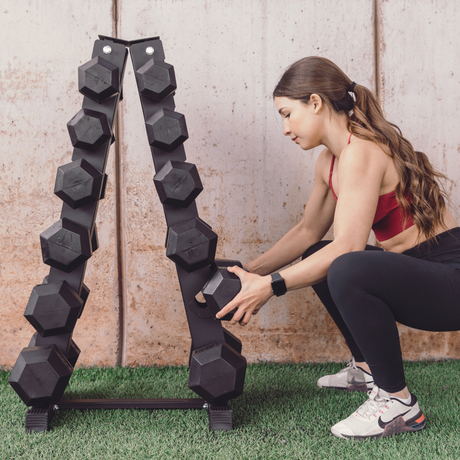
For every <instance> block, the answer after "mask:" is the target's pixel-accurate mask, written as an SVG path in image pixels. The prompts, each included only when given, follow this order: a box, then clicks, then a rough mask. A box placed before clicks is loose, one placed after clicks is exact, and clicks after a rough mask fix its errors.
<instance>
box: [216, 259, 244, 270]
mask: <svg viewBox="0 0 460 460" xmlns="http://www.w3.org/2000/svg"><path fill="white" fill-rule="evenodd" d="M214 262H215V264H216V265H217V266H218V267H220V268H224V267H233V266H235V265H238V267H240V268H243V264H242V263H241V262H240V261H239V260H232V259H216V260H215V261H214Z"/></svg>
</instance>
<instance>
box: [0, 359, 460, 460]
mask: <svg viewBox="0 0 460 460" xmlns="http://www.w3.org/2000/svg"><path fill="white" fill-rule="evenodd" d="M405 367H406V378H407V382H408V385H409V389H410V390H411V391H412V392H413V393H414V394H416V395H417V397H418V398H419V401H420V406H421V408H422V410H423V411H424V413H425V415H426V417H427V426H426V428H425V429H424V430H423V431H421V432H418V433H407V434H401V435H396V436H393V437H390V438H385V439H377V440H365V441H350V440H343V439H339V438H336V437H335V436H333V435H332V434H331V433H330V427H331V426H332V425H333V424H334V423H336V422H338V421H339V420H342V419H343V418H345V417H347V416H348V415H350V413H351V412H353V411H354V410H355V409H357V407H358V406H359V405H360V404H362V403H363V402H364V401H365V400H366V398H367V396H366V394H364V393H347V392H342V391H338V390H325V389H320V388H318V387H317V386H316V381H317V379H318V378H319V377H320V376H322V375H325V374H329V373H335V372H337V371H339V370H340V369H341V368H343V364H337V363H327V364H274V363H260V364H252V365H249V366H248V370H247V375H246V384H245V391H244V394H243V395H242V396H240V397H239V398H237V399H234V400H232V401H231V402H230V405H231V407H232V409H233V418H234V430H233V431H230V432H211V431H209V427H208V417H207V413H206V411H204V410H203V411H200V410H187V411H184V410H182V411H181V410H170V411H166V410H161V411H150V410H112V411H109V410H92V411H73V410H72V411H60V412H58V413H57V414H56V416H55V417H54V419H53V421H52V423H51V427H52V429H51V431H50V432H42V433H31V434H26V433H25V430H24V416H25V410H26V407H25V406H24V404H23V403H22V401H21V400H20V399H19V397H18V396H17V395H16V393H15V392H14V391H13V390H12V389H11V388H10V386H9V385H8V377H9V372H6V371H0V401H1V405H0V411H1V416H0V458H1V459H2V460H3V459H29V458H30V459H32V458H33V459H40V458H43V459H45V458H46V459H66V460H67V459H68V460H70V459H99V458H104V459H112V458H114V459H136V460H137V459H168V458H172V459H187V460H188V459H216V458H220V459H329V460H332V459H409V458H419V459H436V458H440V459H441V458H442V459H458V458H460V415H459V410H458V406H459V399H460V398H459V394H460V381H459V378H458V376H459V373H460V361H441V362H411V363H405ZM187 381H188V369H187V368H185V367H163V368H154V367H153V368H145V367H139V368H120V367H117V368H108V369H106V368H86V369H85V368H79V369H76V370H75V372H74V374H73V376H72V379H71V381H70V384H69V386H68V388H67V391H66V393H65V395H64V397H65V398H189V397H195V396H196V395H195V394H194V393H193V392H192V391H190V390H189V389H188V387H187Z"/></svg>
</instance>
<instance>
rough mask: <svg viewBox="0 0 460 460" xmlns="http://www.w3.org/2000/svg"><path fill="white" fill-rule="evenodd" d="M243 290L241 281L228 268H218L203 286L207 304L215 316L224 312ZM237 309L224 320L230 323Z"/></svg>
mask: <svg viewBox="0 0 460 460" xmlns="http://www.w3.org/2000/svg"><path fill="white" fill-rule="evenodd" d="M240 290H241V281H240V279H239V278H238V277H237V276H236V275H235V274H234V273H230V272H229V271H228V270H227V269H226V268H218V269H217V270H216V271H215V272H214V273H213V275H212V276H211V278H209V280H208V282H207V283H206V284H205V285H204V286H203V290H202V292H203V296H204V298H205V300H206V304H207V305H208V307H209V309H210V310H211V311H212V313H213V314H214V315H217V313H219V312H220V310H222V308H224V307H225V305H227V304H228V303H229V302H230V301H231V300H232V299H233V298H234V297H235V296H236V295H237V294H238V292H240ZM235 311H236V309H235V310H233V311H232V312H230V313H229V314H228V315H225V316H224V317H223V318H222V320H224V321H230V320H231V319H232V317H233V314H234V313H235Z"/></svg>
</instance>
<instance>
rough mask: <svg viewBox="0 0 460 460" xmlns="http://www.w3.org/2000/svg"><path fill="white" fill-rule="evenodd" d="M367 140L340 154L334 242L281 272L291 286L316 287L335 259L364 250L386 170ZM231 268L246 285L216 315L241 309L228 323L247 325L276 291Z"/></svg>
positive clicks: (258, 278)
mask: <svg viewBox="0 0 460 460" xmlns="http://www.w3.org/2000/svg"><path fill="white" fill-rule="evenodd" d="M366 144H367V143H366V142H355V143H353V144H352V145H350V146H348V147H347V148H346V149H345V150H344V151H343V152H342V154H341V157H340V164H339V168H338V170H339V172H338V182H339V184H340V194H339V200H338V202H337V207H336V211H335V217H334V241H333V242H332V243H331V244H329V245H327V246H326V247H324V248H323V249H321V250H319V251H317V252H316V253H315V254H313V255H312V256H310V257H308V258H307V259H305V260H303V261H301V262H299V263H298V264H296V265H294V266H291V267H288V268H286V269H284V270H283V271H281V272H280V274H281V276H282V277H283V278H284V280H285V282H286V286H287V288H288V290H294V289H300V288H302V287H306V286H312V285H314V284H317V283H318V282H320V281H322V280H324V279H326V276H327V272H328V269H329V266H330V265H331V263H332V262H333V261H334V260H335V259H336V258H337V257H339V256H340V255H342V254H345V253H347V252H352V251H360V250H363V249H364V248H365V246H366V243H367V240H368V238H369V234H370V230H371V227H372V222H373V219H374V215H375V210H376V208H377V203H378V198H379V192H380V185H381V183H382V179H383V175H384V172H385V162H386V158H385V156H384V155H385V154H383V152H382V155H380V154H378V153H377V154H376V153H375V150H374V149H370V150H369V149H368V148H366ZM229 271H231V272H233V273H235V274H237V275H238V276H239V277H240V279H241V281H242V287H241V291H240V292H239V294H238V295H237V296H236V297H235V298H234V299H233V300H232V301H231V302H230V303H229V304H228V305H227V306H226V307H224V308H223V309H222V310H221V312H220V313H219V314H218V315H217V317H218V318H220V317H222V316H224V315H226V314H227V313H229V312H231V311H232V310H233V309H234V308H238V311H237V312H236V313H235V315H234V316H233V319H232V320H231V321H230V324H235V323H236V322H240V324H243V325H244V324H247V323H248V322H249V320H250V318H251V314H253V312H257V311H258V310H259V309H260V308H261V307H262V306H263V305H264V304H265V303H266V302H267V301H268V300H269V299H270V297H271V296H272V295H273V294H272V291H271V277H270V276H257V275H255V274H251V273H246V272H244V270H241V269H240V268H239V267H231V268H229Z"/></svg>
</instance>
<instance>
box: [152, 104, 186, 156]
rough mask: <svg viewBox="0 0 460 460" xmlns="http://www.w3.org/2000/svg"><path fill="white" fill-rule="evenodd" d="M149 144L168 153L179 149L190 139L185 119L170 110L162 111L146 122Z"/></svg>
mask: <svg viewBox="0 0 460 460" xmlns="http://www.w3.org/2000/svg"><path fill="white" fill-rule="evenodd" d="M145 126H146V128H147V137H148V139H149V144H150V145H151V146H152V147H156V148H159V149H162V150H166V151H168V152H172V151H173V150H175V149H177V147H179V145H181V144H182V143H183V142H185V141H186V140H187V139H188V132H187V126H186V124H185V117H184V115H182V114H181V113H178V112H174V111H173V110H169V109H160V110H159V111H158V112H156V113H154V114H153V115H152V116H151V117H150V118H149V119H148V120H147V121H146V122H145Z"/></svg>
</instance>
